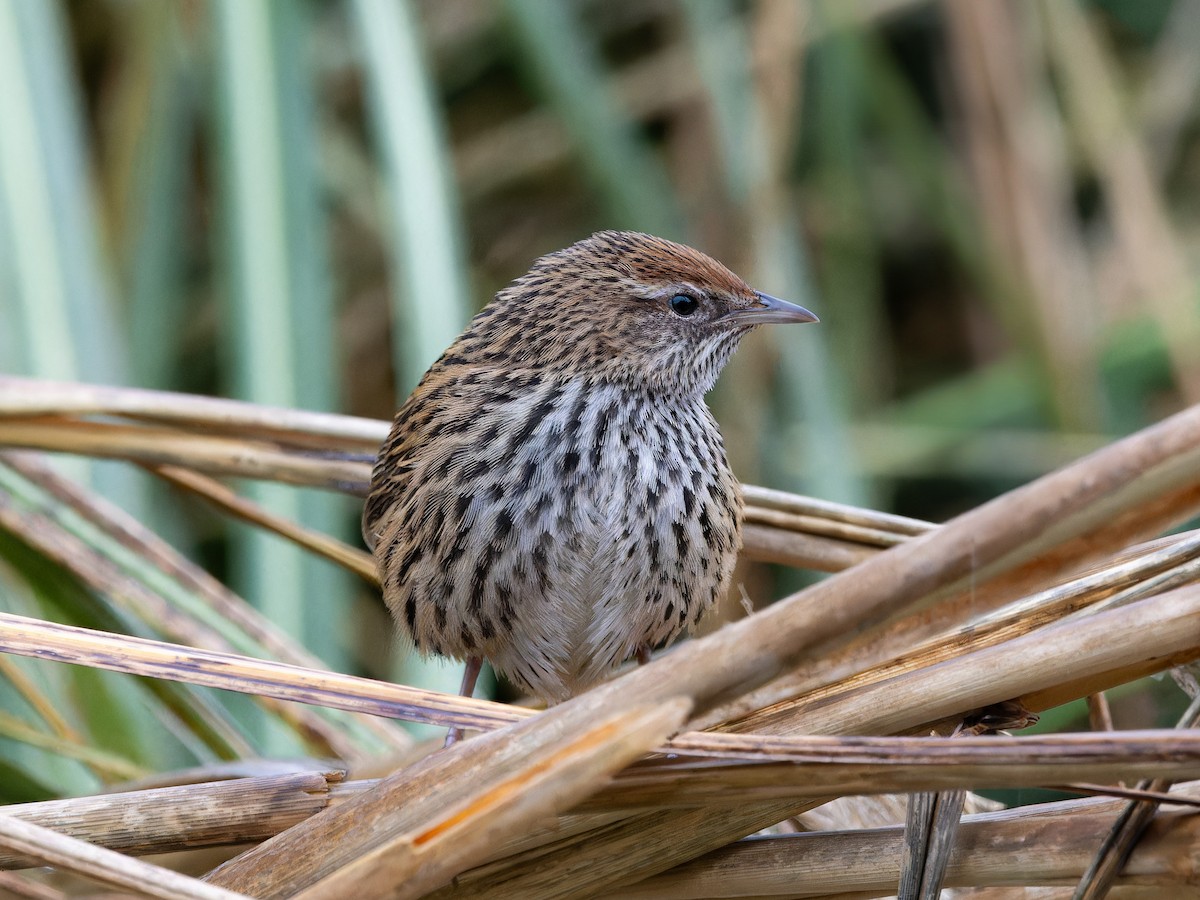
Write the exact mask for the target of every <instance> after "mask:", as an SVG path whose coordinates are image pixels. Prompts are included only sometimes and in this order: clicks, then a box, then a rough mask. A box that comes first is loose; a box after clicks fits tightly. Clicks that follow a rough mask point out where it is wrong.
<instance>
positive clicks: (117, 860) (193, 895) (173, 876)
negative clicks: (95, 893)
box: [0, 815, 245, 900]
mask: <svg viewBox="0 0 1200 900" xmlns="http://www.w3.org/2000/svg"><path fill="white" fill-rule="evenodd" d="M0 850H3V851H6V852H9V853H13V854H15V855H17V856H20V857H23V858H25V859H36V860H39V861H41V862H43V863H45V864H47V865H51V866H54V867H55V868H58V869H62V870H64V871H67V872H74V873H76V874H78V875H83V876H86V877H88V878H93V879H95V880H97V881H102V882H104V883H106V884H113V885H116V886H118V887H124V888H128V889H130V890H133V891H137V892H139V893H141V894H146V895H148V896H151V897H162V898H164V900H238V898H244V897H245V895H244V894H238V893H235V892H233V891H228V890H224V889H221V888H217V887H214V886H213V885H209V884H205V883H204V882H202V881H198V880H196V879H195V878H189V877H188V876H186V875H181V874H179V873H178V872H172V871H171V870H170V869H164V868H163V867H162V866H154V865H151V864H150V863H146V862H142V861H141V860H136V859H132V858H130V857H128V856H123V855H121V854H120V853H117V852H115V851H113V850H106V849H104V848H103V847H95V846H93V845H91V844H89V843H87V842H86V841H81V840H79V839H78V838H72V837H66V836H65V835H61V834H59V833H58V832H56V831H52V830H50V829H49V828H42V827H41V826H40V825H33V824H31V823H29V822H25V821H23V820H21V819H18V818H15V817H13V816H8V815H0Z"/></svg>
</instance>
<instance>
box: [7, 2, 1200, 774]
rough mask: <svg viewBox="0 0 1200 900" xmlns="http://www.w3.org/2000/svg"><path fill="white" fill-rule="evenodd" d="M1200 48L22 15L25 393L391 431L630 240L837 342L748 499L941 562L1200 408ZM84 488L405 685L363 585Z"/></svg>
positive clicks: (431, 22)
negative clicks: (917, 540) (513, 291)
mask: <svg viewBox="0 0 1200 900" xmlns="http://www.w3.org/2000/svg"><path fill="white" fill-rule="evenodd" d="M1196 47H1200V2H1197V0H1093V2H1086V3H1085V2H1076V0H1046V2H1034V0H945V2H921V0H831V2H816V0H812V2H806V0H755V2H732V0H620V2H618V0H563V2H551V0H423V2H405V0H172V2H165V0H72V2H54V0H0V85H3V88H2V89H0V369H3V370H4V371H6V372H10V373H19V374H27V375H36V376H42V377H46V378H56V379H78V380H83V381H93V382H101V383H121V384H128V385H136V386H139V387H152V388H165V389H171V390H182V391H191V392H198V393H211V394H217V395H222V396H230V397H238V398H244V399H248V400H253V401H257V402H261V403H268V404H277V405H285V406H298V407H304V408H309V409H320V410H333V411H341V412H348V413H354V414H358V415H364V416H374V417H379V418H388V417H390V415H391V413H392V411H393V409H394V408H395V407H396V405H397V404H398V403H399V401H400V400H402V399H403V397H404V396H405V395H406V394H407V392H408V391H409V390H410V389H411V388H412V387H413V386H414V384H415V383H416V381H417V379H418V378H419V376H420V374H421V373H422V372H423V371H424V369H425V367H426V366H427V365H428V364H429V363H430V362H431V361H432V360H433V359H434V358H435V357H436V356H437V354H438V353H439V352H440V351H441V350H442V349H443V348H444V347H445V346H446V345H448V344H449V343H450V342H451V341H452V340H453V338H454V336H455V335H456V334H457V332H458V331H459V330H460V329H461V327H462V326H463V325H464V324H465V322H466V321H467V319H468V318H469V316H470V315H471V314H472V313H473V312H474V311H475V310H476V309H477V308H478V307H479V306H481V305H482V304H483V303H484V302H485V301H486V299H487V298H488V297H490V296H491V294H492V293H493V292H495V291H496V290H497V289H498V288H500V287H501V286H503V285H504V284H505V283H506V282H507V281H509V280H510V279H512V278H513V277H515V276H517V275H519V274H520V273H522V272H523V271H524V270H525V269H526V268H527V266H528V265H529V263H530V262H531V260H532V259H533V258H534V257H536V256H537V255H540V254H541V253H544V252H547V251H550V250H553V249H557V248H559V247H562V246H565V245H567V244H569V243H571V242H573V241H575V240H577V239H579V238H581V237H584V236H586V235H587V234H589V233H591V232H593V231H595V230H599V229H602V228H631V229H638V230H644V231H650V232H654V233H658V234H661V235H663V236H667V237H671V238H674V239H678V240H682V241H685V242H688V243H692V244H694V245H696V246H698V247H700V248H702V249H704V250H705V251H707V252H709V253H710V254H712V255H714V256H716V257H718V258H720V259H721V260H723V261H725V262H726V263H727V264H729V265H730V266H731V267H732V268H734V269H735V270H737V271H738V272H739V273H741V274H742V275H743V276H745V277H746V278H747V280H749V281H750V282H751V283H752V284H754V285H755V286H756V287H758V288H759V289H761V290H764V291H767V292H770V293H772V294H775V295H778V296H783V297H787V298H789V299H792V300H795V301H797V302H800V303H802V304H803V305H805V306H807V307H809V308H811V309H813V310H815V311H816V312H817V313H818V314H819V315H820V316H821V324H820V325H819V326H817V327H812V328H805V329H776V330H774V332H773V333H763V334H757V335H754V336H753V337H752V338H751V339H750V340H749V341H747V343H746V346H744V348H743V349H742V351H741V352H739V354H738V355H737V357H736V358H735V361H734V363H733V364H732V365H731V366H730V368H729V369H728V370H727V372H726V374H725V375H724V376H723V378H722V380H721V382H720V384H719V386H718V388H717V390H716V391H715V393H714V395H713V396H712V398H711V402H712V405H713V407H714V410H715V411H716V414H717V416H718V418H719V419H720V420H721V422H722V424H723V427H724V431H725V434H726V437H727V441H728V443H729V445H730V452H731V456H732V459H733V462H734V466H735V469H736V470H737V471H738V473H739V474H740V475H741V477H742V478H743V480H745V481H748V482H755V483H761V484H767V485H770V486H773V487H779V488H784V489H789V490H795V491H801V492H805V493H811V494H814V495H816V496H819V497H823V498H828V499H834V500H841V501H846V502H851V503H858V504H863V505H869V506H873V507H875V508H879V509H888V510H893V511H896V512H900V513H904V514H907V515H911V516H917V517H921V518H927V519H933V520H941V519H944V518H946V517H948V516H950V515H953V514H954V513H956V512H958V511H961V510H963V509H966V508H969V507H971V506H973V505H976V504H977V503H979V502H980V501H982V500H985V499H987V498H989V497H992V496H995V495H996V494H997V493H999V492H1001V491H1003V490H1006V489H1008V488H1010V487H1013V486H1015V485H1017V484H1020V483H1023V482H1025V481H1028V480H1029V479H1031V478H1034V477H1036V476H1037V475H1039V474H1041V473H1043V472H1045V471H1048V470H1050V469H1052V468H1054V467H1056V466H1058V465H1059V464H1061V463H1063V462H1065V461H1067V460H1070V459H1073V458H1075V457H1077V456H1079V455H1081V454H1083V453H1085V452H1087V451H1088V450H1090V449H1092V448H1094V447H1097V446H1099V445H1101V444H1103V443H1105V442H1107V441H1109V440H1111V439H1112V437H1114V436H1116V435H1120V434H1124V433H1128V432H1130V431H1132V430H1135V429H1137V428H1138V427H1141V426H1143V425H1145V424H1147V423H1149V422H1152V421H1154V420H1156V419H1159V418H1161V417H1162V416H1164V415H1166V414H1168V413H1169V412H1171V411H1172V410H1174V409H1177V408H1179V407H1181V406H1183V405H1186V404H1189V403H1193V402H1196V401H1197V400H1200V351H1198V350H1197V347H1200V299H1198V296H1197V279H1196V261H1197V251H1198V249H1200V229H1198V226H1200V203H1198V201H1200V54H1198V53H1197V52H1196ZM78 473H79V474H85V475H87V476H88V477H91V478H92V479H93V481H94V483H95V484H97V485H98V486H99V487H100V488H101V489H102V490H104V491H106V492H107V493H108V494H109V495H110V496H114V497H115V498H117V499H118V500H119V501H120V502H121V503H122V504H123V505H125V506H126V508H128V509H130V510H131V511H133V512H134V513H135V514H136V515H137V516H138V517H139V518H140V519H142V520H143V521H145V522H146V523H147V524H149V525H150V526H151V527H153V528H154V529H155V530H157V531H158V532H159V533H161V534H164V535H165V536H167V537H168V538H169V539H170V540H171V541H172V542H173V543H174V544H175V545H176V546H177V547H179V548H180V549H181V550H183V551H184V552H185V553H187V554H189V555H191V556H193V557H196V558H199V559H201V560H203V561H204V562H205V563H206V565H208V566H209V567H210V568H212V569H213V570H214V571H215V572H217V573H218V574H220V575H221V577H222V578H223V579H225V580H227V581H228V582H229V583H231V584H232V585H233V586H234V587H235V588H236V589H237V590H238V591H239V592H240V593H242V594H243V595H245V596H247V597H248V598H250V599H251V600H252V602H254V603H255V604H256V605H257V606H258V607H259V608H260V609H262V610H263V611H264V612H265V613H266V614H267V615H268V616H269V617H270V618H271V619H272V620H273V621H275V622H277V623H279V624H280V625H282V626H283V627H284V628H285V629H286V630H287V631H288V632H290V633H292V634H293V635H296V636H297V637H299V638H300V639H301V640H303V642H304V643H305V644H307V645H308V646H310V647H312V648H313V649H314V650H315V651H316V652H317V653H319V654H320V655H321V656H322V657H323V658H324V659H325V660H326V661H327V662H328V663H329V664H330V665H332V666H334V667H336V668H339V669H341V670H343V671H361V672H366V673H370V674H375V675H385V676H387V675H391V676H395V677H415V676H412V675H411V673H409V675H405V673H404V671H403V668H402V666H403V661H402V660H399V661H398V660H395V659H393V658H392V657H393V656H394V655H395V654H394V648H393V647H392V646H391V645H390V644H389V643H388V642H387V641H386V640H381V639H380V638H381V635H386V634H387V633H388V631H389V626H388V625H387V622H386V613H385V612H384V611H383V609H382V606H381V604H380V603H379V601H378V599H377V598H376V597H374V596H372V595H371V593H370V592H369V591H367V590H366V589H365V588H363V587H361V586H360V585H359V584H358V583H357V582H355V581H353V580H352V579H350V578H349V577H348V576H345V575H343V574H342V573H340V572H337V571H334V570H333V568H332V567H331V566H329V565H328V564H325V563H323V562H320V561H317V560H313V559H311V558H309V557H307V556H305V555H304V554H303V553H301V552H300V551H298V550H296V549H294V548H292V547H291V546H288V545H285V544H284V543H283V542H281V541H279V540H277V539H275V538H272V537H270V536H264V535H262V534H259V533H256V532H253V531H250V530H247V529H244V528H241V527H234V526H230V525H229V524H227V523H226V522H224V521H223V520H221V519H219V518H218V517H216V516H213V515H212V514H210V513H206V512H204V511H202V510H200V509H199V508H198V507H197V506H196V505H195V504H193V503H188V502H184V501H181V500H180V499H179V498H177V497H176V496H174V495H173V494H170V493H169V492H167V491H166V490H164V489H162V488H161V487H160V486H158V485H155V484H151V483H149V482H147V481H144V480H141V479H140V477H139V476H138V475H137V474H135V473H130V472H128V471H127V469H125V468H121V467H115V466H101V465H93V466H89V467H87V468H86V470H85V469H84V468H83V467H80V469H79V470H78ZM246 491H247V492H248V493H250V494H251V495H252V496H253V497H254V498H255V499H257V500H259V501H260V502H262V503H264V504H266V505H268V506H269V507H270V508H271V509H273V510H275V511H277V512H280V513H282V514H284V515H287V516H289V517H291V518H294V519H298V520H301V521H304V522H306V523H308V524H310V525H312V526H315V527H317V528H320V529H323V530H326V531H329V532H332V533H334V534H337V535H339V536H341V537H343V538H345V539H347V540H354V541H356V540H357V516H358V509H357V504H355V503H353V502H350V501H348V500H345V499H344V498H338V497H329V496H325V495H321V494H318V493H316V492H306V491H298V490H295V489H292V488H286V487H281V486H273V485H268V486H262V485H249V486H246ZM38 565H39V562H38V560H36V559H29V558H27V556H23V555H22V550H21V547H20V545H19V543H18V542H15V541H12V540H11V539H9V538H5V539H4V541H2V542H0V608H7V609H19V610H24V611H27V612H28V611H29V610H31V609H42V610H43V611H46V610H56V611H57V612H56V613H51V612H46V613H45V614H46V615H47V617H50V618H54V617H55V615H57V614H59V613H62V610H63V609H64V608H65V606H64V605H63V604H61V603H57V604H56V602H53V601H51V600H47V599H46V598H47V597H49V596H51V595H54V593H55V591H65V590H68V588H67V587H64V586H63V585H58V584H57V583H52V581H53V579H51V581H46V580H44V578H43V576H41V575H38V572H39V571H40V570H39V569H38ZM45 577H49V576H45ZM769 577H770V576H768V575H764V576H763V578H764V581H763V582H762V585H760V588H761V591H762V593H763V595H764V599H766V598H769V597H770V596H774V594H775V593H777V592H778V590H779V589H781V588H782V587H784V586H786V584H787V582H786V579H785V580H784V581H782V582H779V583H777V584H775V585H771V583H770V582H769V581H767V580H766V579H768V578H769ZM39 579H42V580H39ZM756 596H757V595H756ZM18 597H20V598H23V599H20V601H19V602H18V599H17V598H18ZM76 620H78V621H82V622H84V623H92V622H94V620H93V619H89V618H88V617H87V616H85V615H83V614H82V613H79V614H78V615H77V616H76ZM422 677H432V678H433V679H434V682H435V683H440V684H442V686H444V687H450V686H452V685H453V683H454V681H455V679H456V677H457V675H456V673H454V672H453V671H452V670H450V669H443V668H440V667H435V668H434V669H433V674H432V676H422ZM439 679H440V682H439ZM101 680H103V679H101ZM106 683H107V682H106ZM0 687H2V685H0ZM0 724H3V723H0ZM1139 724H1147V723H1139ZM122 727H126V728H130V727H133V726H132V725H129V724H128V723H125V724H124V725H123V726H122ZM147 727H149V726H147ZM3 733H4V732H0V734H3ZM2 740H4V738H3V737H0V741H2ZM114 740H115V738H114ZM101 743H103V740H101ZM127 743H130V744H132V743H133V742H131V741H129V742H127ZM147 752H148V751H147ZM160 762H161V760H160ZM29 790H30V791H31V792H32V793H36V792H37V791H36V787H35V786H31V787H30V788H29Z"/></svg>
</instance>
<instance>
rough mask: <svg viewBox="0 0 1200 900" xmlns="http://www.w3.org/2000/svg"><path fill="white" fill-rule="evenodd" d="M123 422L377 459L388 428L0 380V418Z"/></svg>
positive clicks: (127, 391) (170, 395) (237, 405)
mask: <svg viewBox="0 0 1200 900" xmlns="http://www.w3.org/2000/svg"><path fill="white" fill-rule="evenodd" d="M87 415H97V416H123V417H127V418H134V419H139V420H142V421H149V422H162V423H165V424H170V425H174V426H177V427H180V428H184V427H186V428H194V429H196V430H199V431H203V432H206V433H211V432H213V431H221V432H229V433H231V434H236V435H241V436H244V437H264V438H273V439H286V440H288V441H293V440H294V441H300V442H304V443H309V444H314V443H319V444H322V445H324V444H329V445H331V446H334V447H339V448H345V447H349V446H357V447H358V448H359V449H361V450H363V451H364V452H368V453H373V452H374V451H375V450H376V448H378V446H379V444H380V443H381V442H382V441H383V439H384V438H385V437H387V433H388V423H387V422H380V421H377V420H375V419H362V418H358V417H355V416H346V415H340V414H335V413H320V412H308V411H306V410H300V409H291V408H284V407H275V406H264V405H262V404H258V403H246V402H244V401H241V400H225V399H222V398H218V397H200V396H197V395H195V394H180V393H176V392H173V391H151V390H144V389H141V388H129V387H109V386H106V385H96V384H84V383H82V382H63V381H49V380H45V379H39V378H18V377H14V376H11V375H3V376H0V417H13V418H17V417H36V416H87Z"/></svg>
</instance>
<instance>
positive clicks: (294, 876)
mask: <svg viewBox="0 0 1200 900" xmlns="http://www.w3.org/2000/svg"><path fill="white" fill-rule="evenodd" d="M690 708H691V704H690V702H689V701H688V700H686V699H685V698H682V697H675V698H665V699H664V700H662V701H660V702H656V703H653V704H649V703H647V704H637V705H634V706H633V707H625V708H623V709H622V710H620V711H616V712H614V713H607V714H606V713H604V712H603V711H602V710H601V711H598V710H596V709H594V708H593V707H591V706H590V705H581V704H571V703H566V704H563V705H561V706H558V707H555V708H553V709H551V710H549V711H547V712H546V713H544V714H542V715H541V716H538V717H536V718H534V719H530V720H528V721H525V722H521V723H519V724H516V725H513V726H511V727H509V728H505V729H500V730H498V731H494V732H491V733H490V734H485V735H481V736H480V737H477V738H474V739H472V740H468V741H460V742H459V743H457V744H455V745H453V746H452V747H450V748H448V749H446V750H444V751H442V752H440V753H435V754H432V755H431V756H428V757H426V758H425V759H423V760H421V761H419V762H417V763H416V764H414V765H412V766H409V767H408V768H406V769H402V770H401V771H399V772H397V773H395V774H393V775H392V776H389V777H388V778H385V779H383V781H381V782H380V784H379V785H378V787H377V788H376V789H375V790H372V791H369V792H368V793H366V794H362V795H359V796H358V797H355V798H354V799H352V800H350V801H348V802H346V803H344V804H342V805H340V806H338V807H336V808H335V809H332V810H330V811H329V812H327V813H324V814H322V815H320V816H317V817H314V818H313V819H311V820H309V821H307V822H305V823H303V824H301V825H298V826H296V827H295V828H293V829H291V830H290V831H287V832H285V833H284V834H281V835H279V836H278V837H276V838H273V839H272V840H270V841H267V842H266V843H264V844H262V845H260V846H258V847H256V848H254V849H252V850H250V851H247V852H246V853H244V854H243V855H242V856H240V857H238V858H236V859H234V860H231V861H230V862H228V863H226V864H225V865H223V866H221V867H220V868H218V869H217V870H216V871H215V872H213V873H211V874H210V875H209V881H210V882H211V883H214V884H220V885H223V886H227V887H232V888H233V889H235V890H242V891H246V892H249V893H252V894H254V895H255V896H263V895H268V896H277V895H280V894H287V895H292V894H297V892H299V893H298V896H301V897H306V898H317V897H347V896H355V895H359V894H362V895H365V896H380V895H387V896H392V897H419V896H422V895H424V894H425V893H427V892H428V891H429V890H431V889H432V888H435V887H437V886H438V885H440V884H443V883H445V882H446V881H447V880H449V879H450V878H451V877H453V876H454V875H455V874H457V873H458V872H460V871H462V870H463V869H464V868H467V867H469V866H470V865H471V864H474V863H478V862H481V861H483V860H484V859H485V858H486V857H487V854H488V853H489V852H490V850H491V848H492V847H494V846H495V844H496V843H497V842H498V841H499V840H500V839H501V838H505V837H511V836H513V835H515V834H520V833H522V832H523V831H528V830H531V829H532V828H533V827H535V826H536V825H537V824H538V823H539V822H541V821H542V820H544V819H546V818H547V817H550V816H553V815H555V814H557V813H559V812H563V811H565V810H566V809H568V808H570V807H571V806H573V805H574V804H576V803H578V802H579V801H581V800H583V799H585V798H586V797H587V796H589V795H590V794H592V793H594V792H595V791H596V790H598V789H599V788H600V787H601V786H602V785H603V784H604V783H605V782H606V781H607V780H608V777H609V776H610V775H612V773H614V772H616V771H618V770H619V769H621V768H623V767H624V766H626V765H628V764H629V763H631V762H632V761H633V760H635V759H637V758H638V757H640V756H641V755H642V754H644V753H645V752H646V751H648V750H650V749H651V748H653V747H655V746H658V745H659V744H660V743H661V742H662V741H664V740H665V739H666V737H667V736H668V735H669V734H671V733H672V732H673V731H675V730H677V729H678V728H679V726H680V725H681V724H682V723H683V721H684V719H685V718H686V717H687V715H688V712H689V711H690ZM281 858H286V859H288V860H289V865H288V866H286V867H282V866H280V865H279V860H280V859H281Z"/></svg>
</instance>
